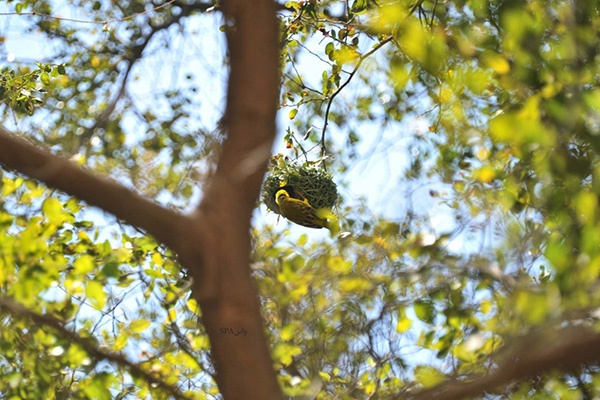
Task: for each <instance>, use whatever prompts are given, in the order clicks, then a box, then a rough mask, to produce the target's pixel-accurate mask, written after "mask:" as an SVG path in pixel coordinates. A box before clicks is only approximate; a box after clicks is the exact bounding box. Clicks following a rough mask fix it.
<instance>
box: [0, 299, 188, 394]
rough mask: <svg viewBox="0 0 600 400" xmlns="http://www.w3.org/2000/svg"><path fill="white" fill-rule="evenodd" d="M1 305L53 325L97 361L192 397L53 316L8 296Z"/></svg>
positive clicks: (36, 320) (2, 300)
mask: <svg viewBox="0 0 600 400" xmlns="http://www.w3.org/2000/svg"><path fill="white" fill-rule="evenodd" d="M0 307H2V308H4V309H6V310H8V311H9V312H10V313H11V314H12V315H14V316H15V317H21V318H29V319H31V320H32V321H33V322H34V323H36V324H39V325H42V326H49V327H52V328H53V329H55V330H56V331H57V333H58V335H59V336H61V337H62V338H63V339H68V340H69V341H71V342H72V343H75V344H77V345H78V346H80V347H81V348H82V349H83V350H84V351H85V352H86V353H87V354H88V355H89V356H90V357H92V358H93V359H95V360H96V361H102V360H107V361H111V362H114V363H116V364H118V365H121V366H124V367H125V368H127V370H128V371H129V373H130V374H131V375H132V376H134V377H137V378H141V379H143V380H144V381H146V382H148V384H150V383H153V384H155V385H157V386H158V387H160V388H161V389H163V390H164V391H165V392H166V393H168V394H169V395H171V396H173V397H174V398H175V399H190V398H191V397H189V396H186V395H184V394H183V393H181V392H180V391H179V389H177V388H176V387H174V386H172V385H169V384H168V383H166V382H165V381H163V380H162V379H160V378H157V377H156V375H155V374H152V373H151V372H149V371H145V370H144V369H143V368H141V367H140V366H139V365H137V364H135V363H132V362H131V361H129V360H127V359H126V358H125V357H124V356H123V355H122V354H119V353H114V352H111V351H107V350H101V349H100V348H99V347H98V344H97V343H96V342H95V341H93V340H92V339H89V338H84V337H81V336H79V335H78V334H77V333H75V332H73V331H71V330H69V329H67V328H65V326H64V325H63V323H62V322H61V321H59V320H58V319H56V318H54V317H52V316H49V315H41V314H38V313H36V312H33V311H31V310H30V309H28V308H27V307H25V306H23V305H22V304H19V303H17V302H15V301H14V300H13V299H11V298H8V297H0Z"/></svg>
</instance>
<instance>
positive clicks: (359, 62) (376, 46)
mask: <svg viewBox="0 0 600 400" xmlns="http://www.w3.org/2000/svg"><path fill="white" fill-rule="evenodd" d="M390 41H392V37H391V36H389V37H387V38H386V39H384V40H382V41H381V42H379V43H377V45H375V47H373V48H372V49H371V50H370V51H369V52H367V53H365V54H363V55H362V56H360V58H359V59H358V62H357V63H356V66H355V67H354V69H353V70H352V72H350V74H349V76H348V79H346V81H345V82H344V83H342V84H341V85H340V87H339V88H338V89H337V90H336V91H335V92H334V93H333V94H332V95H331V96H330V97H329V101H328V102H327V108H326V109H325V122H324V123H323V131H322V133H321V142H320V143H321V156H322V157H323V156H325V154H326V153H327V147H326V145H325V132H326V131H327V125H328V123H329V112H330V110H331V105H332V104H333V100H334V99H335V97H336V96H337V95H338V94H340V92H341V91H342V89H344V88H345V87H346V86H348V84H349V83H350V81H351V80H352V78H353V77H354V75H355V74H356V72H357V71H358V69H359V68H360V66H361V65H362V63H363V61H365V60H366V59H367V58H368V57H370V56H371V55H372V54H373V53H375V52H376V51H377V50H379V49H380V48H382V47H383V46H385V45H386V44H387V43H389V42H390Z"/></svg>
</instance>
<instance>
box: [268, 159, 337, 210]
mask: <svg viewBox="0 0 600 400" xmlns="http://www.w3.org/2000/svg"><path fill="white" fill-rule="evenodd" d="M282 184H283V186H282ZM279 189H285V190H287V192H288V193H289V194H290V196H291V197H293V198H296V199H300V200H303V199H306V200H308V202H309V203H310V204H311V205H312V206H313V207H314V208H316V209H319V208H329V209H330V208H333V206H334V205H335V202H336V201H337V197H338V193H337V186H336V184H335V182H334V181H333V180H332V179H331V175H330V174H328V173H327V172H325V171H323V170H321V169H318V168H316V167H313V166H310V165H308V166H307V165H303V166H298V165H295V164H285V165H284V166H283V167H282V168H281V167H276V168H274V169H273V170H271V171H270V173H269V175H268V176H267V179H266V181H265V184H264V185H263V190H262V200H263V202H264V203H265V204H266V205H267V207H268V208H269V210H271V211H273V212H275V213H277V214H281V212H280V211H279V206H278V205H277V203H276V202H275V193H277V191H278V190H279Z"/></svg>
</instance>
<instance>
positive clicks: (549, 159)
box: [0, 0, 600, 399]
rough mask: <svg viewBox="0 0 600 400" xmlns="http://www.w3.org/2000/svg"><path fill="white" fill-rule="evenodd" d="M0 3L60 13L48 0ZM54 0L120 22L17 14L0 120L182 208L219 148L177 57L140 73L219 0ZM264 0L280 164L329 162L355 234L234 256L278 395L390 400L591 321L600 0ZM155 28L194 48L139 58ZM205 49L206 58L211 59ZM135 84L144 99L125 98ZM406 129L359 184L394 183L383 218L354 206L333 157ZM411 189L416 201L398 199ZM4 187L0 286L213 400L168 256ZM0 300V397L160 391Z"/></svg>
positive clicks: (577, 390) (544, 387) (550, 381)
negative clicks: (160, 4) (274, 70)
mask: <svg viewBox="0 0 600 400" xmlns="http://www.w3.org/2000/svg"><path fill="white" fill-rule="evenodd" d="M13 4H21V6H20V7H19V11H20V12H29V11H35V12H37V13H39V14H46V15H56V14H57V12H56V10H55V9H54V7H55V4H54V3H53V2H46V1H35V2H13ZM72 7H74V8H77V9H78V10H79V11H78V13H79V14H78V15H79V16H81V15H88V16H90V19H91V20H94V21H116V22H112V23H108V24H107V23H104V22H102V23H100V24H92V25H91V27H90V26H88V25H84V24H78V23H76V22H70V21H65V20H60V19H53V18H41V17H35V16H31V15H29V16H27V17H25V16H21V17H16V18H19V21H22V22H23V21H24V22H23V23H25V25H26V27H25V28H23V29H22V30H23V32H27V31H32V32H35V33H36V34H37V35H39V36H40V37H43V38H44V40H46V41H47V42H48V43H49V44H52V49H53V51H54V52H53V53H52V54H51V55H48V56H47V57H45V59H44V60H36V61H37V62H40V63H42V64H38V65H36V64H32V63H26V62H20V63H18V62H15V63H8V62H5V61H3V70H2V72H1V75H0V77H1V80H0V83H1V84H2V88H3V89H2V90H3V93H2V96H3V97H2V99H3V104H4V105H3V108H2V112H3V116H4V117H5V118H4V119H5V120H6V121H10V120H11V118H7V117H9V116H11V117H13V118H12V120H16V121H17V122H16V123H15V125H16V126H17V127H18V128H19V131H20V132H22V134H23V135H24V136H26V137H28V138H29V139H31V140H34V141H38V142H40V143H44V144H45V145H47V146H49V147H51V148H52V150H53V151H55V152H57V153H61V154H63V155H66V156H69V157H72V159H73V160H74V161H76V162H78V163H80V164H83V165H86V166H87V167H89V168H91V169H94V170H96V171H98V172H99V173H102V174H106V175H111V176H113V177H114V178H117V179H119V180H121V181H122V182H125V183H126V184H128V185H130V186H133V187H135V188H137V189H138V190H139V191H141V192H143V193H145V194H146V195H147V196H149V197H153V198H157V200H158V201H161V202H163V203H167V204H169V205H172V206H175V207H179V208H185V207H187V206H188V205H189V204H190V203H191V201H192V200H193V199H195V197H196V196H194V195H195V194H198V195H199V190H198V182H201V181H203V180H204V178H205V177H206V176H207V174H208V173H210V170H211V165H212V161H214V158H215V156H216V155H217V154H218V151H217V150H218V147H219V144H220V143H221V141H222V139H223V138H222V135H221V134H220V133H219V131H218V129H215V127H216V126H217V119H218V118H213V120H212V121H210V117H209V116H207V115H208V114H211V113H210V112H208V111H205V110H206V108H203V107H207V104H210V101H208V100H206V98H208V97H210V96H214V91H212V90H211V88H210V87H209V86H207V85H208V84H209V80H208V79H196V78H195V77H194V74H192V73H188V72H187V71H183V70H177V66H178V65H179V64H178V61H174V62H173V63H172V64H169V65H171V67H172V68H173V69H174V71H175V72H173V71H169V74H172V75H174V76H175V75H177V76H179V77H180V78H181V76H182V77H183V78H182V79H179V78H178V79H172V80H169V79H167V78H166V75H165V74H164V70H160V69H159V68H156V70H157V71H159V70H160V71H163V73H161V74H159V73H157V72H156V71H154V70H153V68H154V67H157V66H158V65H159V64H160V65H162V63H164V62H165V60H170V59H173V60H182V59H186V57H187V55H189V54H188V53H183V50H182V49H183V48H186V49H187V48H189V47H193V46H186V45H182V46H179V47H178V43H188V42H186V41H185V40H191V39H190V38H192V37H194V35H200V34H199V33H198V32H197V30H196V28H194V26H201V25H202V24H201V23H200V22H207V21H212V20H213V19H217V20H218V19H219V17H214V15H218V14H216V13H215V14H211V13H205V11H207V10H208V9H209V8H210V5H209V4H202V3H194V4H192V3H191V2H190V3H189V4H188V3H187V2H185V1H176V2H174V3H173V5H172V6H169V7H164V8H161V9H158V10H152V7H153V6H152V5H151V4H150V3H147V2H141V1H125V2H111V1H97V2H84V1H76V2H74V3H73V4H72ZM134 14H135V15H136V16H135V18H130V19H126V20H121V19H123V18H125V17H127V16H131V15H134ZM279 16H280V21H281V68H282V92H281V101H280V105H279V106H280V108H281V116H282V117H283V118H282V121H285V118H287V120H288V121H289V124H288V125H286V126H283V127H282V128H283V130H285V134H284V136H283V143H282V146H284V147H286V148H287V151H289V152H290V155H289V158H288V160H289V161H290V163H298V164H300V163H302V162H304V163H307V164H310V165H313V164H314V165H318V166H319V168H326V170H327V171H328V173H329V174H331V175H332V176H333V177H334V180H335V182H336V183H337V184H338V191H339V192H340V194H341V195H340V198H339V200H337V201H338V205H337V212H338V214H339V216H340V219H341V220H342V222H343V225H344V227H345V229H347V231H348V232H346V234H343V235H341V236H340V237H339V238H337V239H334V240H329V239H319V238H318V237H309V236H307V235H306V234H305V233H303V232H304V231H303V230H302V228H299V230H298V231H295V232H294V233H291V232H290V231H283V232H282V231H281V229H278V228H277V227H273V226H271V225H270V224H269V222H270V220H268V221H267V223H266V224H259V225H258V226H256V227H254V228H253V237H254V251H253V255H252V264H251V266H252V271H253V275H254V277H255V279H256V282H257V285H258V287H259V288H260V293H261V302H262V306H263V315H264V317H265V320H266V326H267V330H268V332H269V335H270V338H271V342H272V344H273V357H274V362H275V367H276V369H277V373H278V378H279V381H280V383H281V385H282V387H283V388H284V390H285V392H286V394H287V395H289V396H297V398H317V399H330V398H343V399H353V398H356V399H364V398H372V399H386V398H391V397H392V396H395V395H399V394H400V395H401V394H403V393H407V392H408V391H414V390H415V388H418V387H429V386H432V385H435V384H436V383H439V382H441V381H444V380H446V379H447V377H449V376H452V377H453V379H456V378H459V379H464V380H466V379H470V378H471V377H472V376H474V375H476V374H485V373H487V372H489V371H491V370H493V369H494V367H495V364H494V361H493V359H492V358H490V354H491V353H493V352H494V351H495V350H497V349H499V348H501V346H503V345H505V344H509V343H512V342H513V341H515V340H518V337H519V336H521V335H523V334H525V333H527V332H528V331H530V330H532V329H542V328H543V327H545V326H551V325H557V324H562V325H568V324H584V323H585V324H597V313H594V311H595V310H597V308H598V307H599V306H600V295H599V293H600V291H599V290H598V289H599V280H598V278H599V277H598V274H599V271H600V247H599V246H598V243H599V242H600V237H599V235H600V233H599V232H600V211H599V207H598V195H599V194H600V184H599V182H600V179H599V177H600V167H599V162H598V161H599V160H598V154H597V152H600V141H599V139H598V138H599V137H600V88H599V81H598V77H599V76H600V71H599V69H600V41H599V40H598V32H600V11H599V7H598V5H597V2H596V1H593V0H575V1H567V0H551V1H541V0H526V1H516V0H502V1H488V0H449V1H444V2H440V1H431V0H424V1H416V2H415V1H408V0H400V1H378V2H375V1H371V0H354V1H350V2H345V1H344V2H342V1H325V0H324V1H320V2H317V1H298V2H296V1H290V2H287V3H285V5H282V10H281V11H280V12H279ZM171 27H173V28H172V29H171ZM106 28H108V29H106ZM0 34H1V35H2V38H3V39H2V40H1V41H0V46H6V37H5V35H6V34H5V33H0ZM208 34H209V32H202V35H208ZM213 34H215V35H217V34H218V23H216V24H215V32H214V33H213ZM200 36H201V35H200ZM165 43H168V44H169V46H170V47H168V50H164V51H171V50H172V51H173V53H169V54H185V55H186V56H185V57H184V56H181V58H177V57H171V58H169V57H164V53H161V58H160V60H161V61H160V63H159V62H158V61H157V59H156V58H155V59H152V57H153V55H154V54H155V53H157V52H159V51H160V50H159V49H161V48H163V47H164V46H163V44H165ZM178 52H181V53H178ZM222 56H223V57H224V55H223V54H222ZM146 60H150V61H146ZM222 60H223V59H219V60H216V61H215V60H211V61H213V62H214V64H211V65H213V68H217V69H222V68H221V67H222V62H223V61H222ZM145 62H148V63H150V64H149V65H150V67H148V64H144V63H145ZM152 62H153V63H154V64H152ZM215 64H216V67H214V65H215ZM178 72H181V73H180V74H179V73H178ZM44 74H46V75H44ZM218 79H222V76H219V77H218V78H217V80H218ZM136 82H146V85H147V86H150V87H151V88H152V91H151V92H150V93H147V94H146V95H144V96H140V95H139V92H136V91H135V90H134V89H136ZM149 82H150V83H149ZM136 93H138V94H136ZM23 96H25V97H23ZM19 99H21V100H20V101H21V103H19V102H18V101H19ZM220 101H221V99H214V98H213V99H212V102H214V103H219V102H220ZM215 109H219V106H217V107H215ZM31 113H32V114H33V115H32V116H28V114H31ZM7 123H8V122H7ZM325 128H327V129H325ZM399 143H402V144H403V146H404V149H405V151H404V153H403V154H404V155H403V159H404V160H405V161H406V166H405V167H402V168H403V169H402V178H403V181H402V183H401V184H399V183H398V182H395V181H389V182H388V183H389V186H390V187H389V188H373V189H369V190H370V192H369V193H370V196H375V195H376V194H380V192H381V193H383V192H384V190H387V189H391V193H392V195H383V196H382V197H381V199H382V200H384V201H385V202H386V203H387V204H385V205H390V206H391V208H393V209H394V210H395V213H393V215H380V213H379V210H375V211H373V210H371V209H370V208H369V207H367V206H366V205H365V204H366V202H367V201H368V200H369V199H368V198H367V199H365V201H364V202H363V201H362V200H361V199H358V200H356V199H353V198H352V197H353V196H352V187H353V185H360V183H356V182H348V181H347V179H346V176H347V175H346V174H347V173H349V172H352V168H353V167H354V166H355V165H357V163H358V162H359V161H361V159H364V158H367V157H372V158H383V157H385V154H387V153H385V151H387V150H389V149H391V148H393V147H394V146H396V145H398V144H399ZM315 152H318V156H316V157H313V156H314V153H315ZM380 154H384V156H383V157H381V156H380ZM311 157H312V159H311ZM390 164H392V165H393V167H392V168H393V169H399V168H401V167H396V165H398V164H396V160H390ZM323 173H325V172H323ZM276 183H277V184H279V182H276ZM369 184H371V183H370V182H369ZM414 188H425V190H424V192H425V193H427V194H426V195H422V194H421V195H420V196H417V197H416V198H414V199H413V197H412V193H413V192H414V191H413V189H414ZM0 190H1V194H2V195H1V197H0V285H2V293H3V296H5V297H8V298H11V299H13V300H14V301H17V302H18V303H21V304H23V305H25V306H26V307H27V308H29V309H31V310H32V311H35V312H36V313H39V314H41V315H46V316H51V317H53V318H56V319H57V320H59V321H62V322H63V323H64V325H65V326H66V327H67V328H68V329H69V330H70V331H73V332H75V333H77V334H78V335H80V336H81V337H86V338H91V339H93V340H94V341H96V342H97V343H98V346H99V348H103V349H108V350H110V351H113V352H116V353H119V354H123V355H124V356H126V358H127V359H128V360H130V361H131V362H132V363H135V364H138V365H139V366H141V367H142V368H143V369H144V370H146V371H149V372H151V373H153V374H156V376H158V377H160V378H162V379H164V380H166V381H167V382H169V383H170V384H173V385H176V386H178V387H179V388H180V389H181V390H182V391H187V392H189V393H190V395H191V394H192V393H193V394H194V396H196V397H195V398H218V390H217V388H216V385H215V382H214V380H213V379H212V374H213V372H214V371H213V368H212V365H211V360H210V356H209V353H208V349H209V346H208V341H207V338H206V336H205V335H204V333H203V331H202V327H201V325H200V324H199V322H198V315H199V314H200V312H199V311H198V310H197V307H196V305H195V303H194V302H193V301H192V300H190V299H189V287H188V284H187V279H186V276H185V273H184V272H183V271H181V270H180V268H179V266H178V264H177V260H176V257H174V256H173V255H172V254H171V253H170V252H169V251H167V250H165V249H164V248H162V247H160V246H158V245H157V244H156V243H155V242H154V241H153V240H152V239H151V238H148V237H146V236H144V235H143V234H142V233H140V232H137V231H135V230H133V229H131V228H129V227H121V226H120V225H119V224H118V223H117V222H114V221H110V220H108V222H106V221H105V222H102V221H103V219H102V218H91V217H90V215H89V209H88V208H87V207H85V206H84V205H82V204H80V203H78V202H77V201H75V200H73V199H68V198H66V197H64V196H62V195H60V194H58V193H53V192H50V191H48V190H47V189H44V188H42V187H40V186H39V185H37V184H36V183H34V182H31V181H28V180H25V179H23V178H22V177H20V176H18V175H14V174H12V173H9V172H5V173H4V174H3V176H2V186H1V188H0ZM415 190H416V189H415ZM411 191H413V192H411ZM408 192H410V194H407V193H408ZM165 193H172V195H169V196H165ZM420 193H423V190H421V192H420ZM382 206H383V204H382ZM435 210H437V213H435V212H433V211H435ZM92 215H93V214H92ZM442 216H443V217H444V219H445V220H451V223H450V224H448V223H442V222H440V221H441V220H442ZM103 224H107V226H103ZM106 232H110V233H106ZM1 313H2V325H1V327H0V335H1V340H0V346H1V347H2V351H0V375H1V378H2V379H0V392H1V393H3V395H5V397H7V398H10V397H11V396H12V397H15V398H17V397H18V398H44V397H49V398H94V399H96V398H113V397H114V398H119V396H120V397H121V398H123V397H127V396H130V397H131V398H144V397H152V398H166V396H167V395H166V394H165V393H163V392H162V391H161V390H160V389H158V388H156V387H154V386H153V385H151V384H149V383H148V382H144V381H143V380H140V379H137V378H132V377H131V374H130V372H131V371H130V366H129V365H127V364H124V363H118V362H111V361H108V360H101V359H97V358H95V356H93V355H91V354H88V353H87V352H86V351H84V350H83V349H82V348H81V346H79V345H78V344H77V343H73V342H72V341H70V340H67V339H66V338H64V337H61V335H59V334H58V332H56V331H54V330H53V329H52V328H50V327H45V326H40V325H39V324H37V323H34V322H33V321H32V320H30V319H29V318H24V317H19V316H18V315H14V314H9V313H8V312H7V311H6V310H1ZM548 346H551V343H549V344H548ZM599 381H600V374H599V372H598V367H597V366H593V365H592V366H587V367H582V369H581V370H580V371H569V373H560V372H553V373H548V374H546V375H543V376H537V377H535V379H530V380H527V381H524V382H518V383H514V384H511V385H508V386H506V387H501V388H496V389H495V391H494V392H493V395H492V394H490V395H488V397H490V398H500V397H501V398H515V399H516V398H523V397H525V396H528V397H529V396H531V397H534V398H565V399H567V398H594V397H598V396H600V385H599V384H598V382H599ZM490 393H491V392H490ZM61 396H62V397H61ZM303 396H304V397H303Z"/></svg>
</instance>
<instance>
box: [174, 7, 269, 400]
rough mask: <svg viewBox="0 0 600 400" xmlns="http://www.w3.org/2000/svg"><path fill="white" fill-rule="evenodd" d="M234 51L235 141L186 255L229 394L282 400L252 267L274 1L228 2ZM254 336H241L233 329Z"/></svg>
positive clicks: (231, 137) (229, 126)
mask: <svg viewBox="0 0 600 400" xmlns="http://www.w3.org/2000/svg"><path fill="white" fill-rule="evenodd" d="M222 10H223V12H224V15H225V24H226V26H227V39H228V45H229V56H230V72H229V86H228V91H227V107H226V112H225V115H224V117H223V120H222V123H223V130H224V133H225V134H226V135H227V139H226V140H225V142H224V143H223V146H222V152H221V156H220V158H219V162H218V164H217V168H216V171H215V174H214V176H213V178H212V180H211V182H210V185H209V186H208V187H207V188H206V190H205V192H204V198H203V199H202V202H201V204H200V206H199V207H198V209H197V210H196V212H195V214H194V216H193V217H194V218H198V219H199V220H201V221H202V226H201V227H197V226H192V227H191V228H192V229H194V230H195V231H194V233H193V236H195V237H196V238H198V239H199V240H200V243H201V245H200V246H199V245H198V242H197V241H196V242H193V243H192V242H189V243H187V244H186V246H187V247H186V248H185V249H183V250H184V251H182V252H180V255H181V256H180V259H181V260H182V261H183V263H184V265H186V266H187V267H188V269H189V271H190V274H191V275H192V276H193V278H194V289H193V293H194V296H195V297H196V299H197V300H198V302H199V304H200V307H201V309H202V321H203V322H204V324H205V326H206V332H207V334H208V336H209V338H210V341H211V345H212V350H213V352H212V355H213V357H214V361H215V367H216V372H217V375H216V380H217V383H218V385H219V389H220V390H221V393H222V395H223V397H224V398H225V399H246V398H254V399H261V400H275V399H281V391H280V389H279V385H278V383H277V380H276V377H275V373H274V371H273V362H272V360H271V357H270V354H269V344H268V341H267V337H266V335H265V328H264V325H263V323H262V316H261V313H260V303H259V299H258V293H257V291H256V287H255V285H254V282H253V280H252V276H251V271H250V218H251V216H252V212H253V210H254V207H255V205H256V199H257V198H258V195H259V192H260V186H261V183H262V179H263V177H264V173H265V171H266V169H267V162H268V159H269V156H270V152H271V146H272V145H273V140H274V138H275V114H276V106H277V101H278V98H279V54H278V51H279V46H278V39H279V38H278V32H277V28H278V21H277V18H276V15H275V3H274V2H273V1H272V0H255V1H247V0H227V1H223V3H222ZM228 328H229V329H232V330H236V331H240V330H242V329H243V331H244V332H246V334H244V335H243V336H234V335H231V334H227V329H228Z"/></svg>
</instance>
